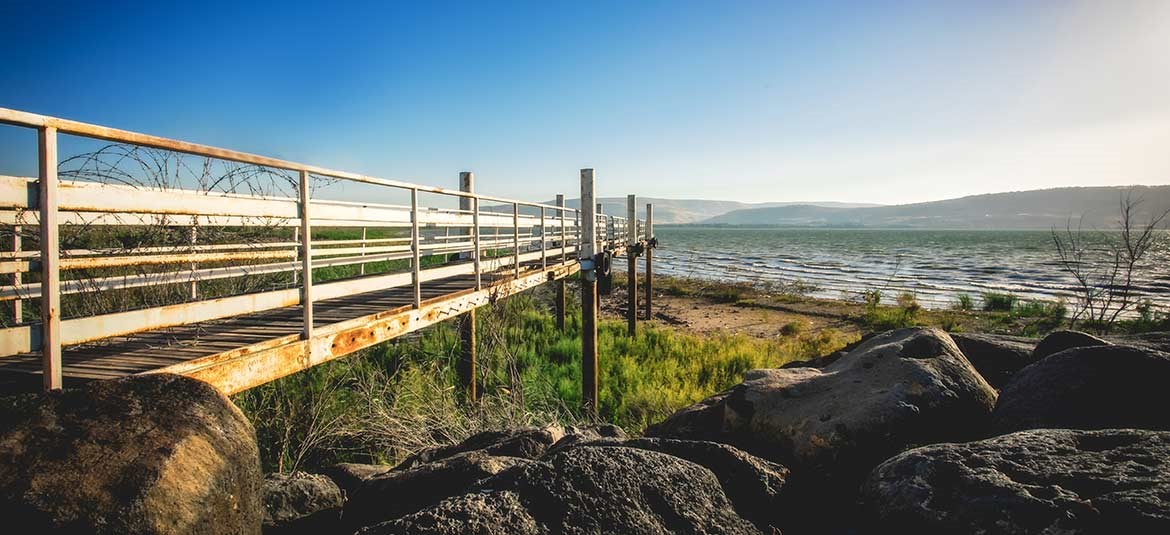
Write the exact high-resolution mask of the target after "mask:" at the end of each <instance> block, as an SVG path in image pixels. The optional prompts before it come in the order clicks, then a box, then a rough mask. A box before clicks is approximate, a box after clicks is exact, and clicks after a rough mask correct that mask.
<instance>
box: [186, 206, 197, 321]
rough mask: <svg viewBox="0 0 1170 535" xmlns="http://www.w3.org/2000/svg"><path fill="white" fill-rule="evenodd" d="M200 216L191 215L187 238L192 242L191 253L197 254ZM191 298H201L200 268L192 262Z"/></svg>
mask: <svg viewBox="0 0 1170 535" xmlns="http://www.w3.org/2000/svg"><path fill="white" fill-rule="evenodd" d="M198 223H199V216H192V217H191V230H190V231H188V236H187V239H188V241H190V242H191V254H195V253H196V252H197V251H196V250H195V245H196V243H197V241H198V239H199V225H198ZM190 267H191V300H192V301H194V300H196V299H199V281H197V280H195V270H196V269H199V264H198V263H196V262H191V265H190Z"/></svg>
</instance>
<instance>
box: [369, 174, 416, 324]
mask: <svg viewBox="0 0 1170 535" xmlns="http://www.w3.org/2000/svg"><path fill="white" fill-rule="evenodd" d="M365 240H366V229H365V228H364V227H363V228H362V249H365V248H366V245H365ZM410 254H411V261H410V280H411V282H412V283H413V285H414V308H421V307H422V267H421V265H420V264H419V254H418V188H410ZM362 256H365V253H362ZM363 267H364V264H363Z"/></svg>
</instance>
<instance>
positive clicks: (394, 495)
mask: <svg viewBox="0 0 1170 535" xmlns="http://www.w3.org/2000/svg"><path fill="white" fill-rule="evenodd" d="M527 462H529V461H527V460H525V459H521V458H519V457H497V456H493V455H489V454H487V453H485V452H483V451H468V452H464V453H459V454H456V455H453V456H451V457H447V458H445V459H442V460H439V461H435V462H430V463H425V464H420V465H418V466H415V467H413V468H409V469H405V470H391V471H389V472H386V473H384V474H382V475H379V476H375V477H372V478H369V479H366V480H365V481H363V482H362V483H361V484H360V485H359V486H358V487H357V489H356V490H355V491H354V492H353V493H352V494H350V495H349V500H348V501H347V502H346V504H345V513H344V520H345V523H346V524H347V525H349V526H351V527H360V526H368V525H371V524H375V523H378V522H382V521H385V520H391V519H394V518H398V517H401V516H403V515H407V514H410V513H413V512H415V511H418V510H419V509H422V508H424V507H427V506H431V505H434V504H436V503H439V502H440V501H442V500H443V499H444V498H448V497H450V496H456V495H459V494H463V493H464V492H466V491H467V489H468V488H469V487H471V486H472V485H473V484H474V483H476V482H477V481H479V480H481V479H484V478H486V477H489V476H493V475H495V474H498V473H499V472H501V471H503V470H504V469H506V468H509V467H512V466H515V465H517V464H524V463H527Z"/></svg>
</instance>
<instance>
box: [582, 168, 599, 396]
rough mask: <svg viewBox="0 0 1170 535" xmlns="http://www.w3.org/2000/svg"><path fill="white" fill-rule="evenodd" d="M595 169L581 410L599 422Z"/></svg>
mask: <svg viewBox="0 0 1170 535" xmlns="http://www.w3.org/2000/svg"><path fill="white" fill-rule="evenodd" d="M594 178H595V175H594V171H593V169H582V170H581V208H582V209H583V212H584V213H583V214H582V215H581V221H582V222H583V223H584V227H585V228H584V229H583V230H582V232H581V236H582V238H583V240H584V241H583V242H582V243H581V248H580V254H579V255H578V258H579V259H580V260H581V410H582V412H583V413H585V414H586V415H587V416H588V417H591V418H594V419H596V418H597V305H596V302H597V273H596V272H595V271H594V269H593V268H594V265H593V254H594V249H595V248H596V246H597V217H596V216H595V214H594V212H593V208H594V205H593V199H594V184H593V181H594Z"/></svg>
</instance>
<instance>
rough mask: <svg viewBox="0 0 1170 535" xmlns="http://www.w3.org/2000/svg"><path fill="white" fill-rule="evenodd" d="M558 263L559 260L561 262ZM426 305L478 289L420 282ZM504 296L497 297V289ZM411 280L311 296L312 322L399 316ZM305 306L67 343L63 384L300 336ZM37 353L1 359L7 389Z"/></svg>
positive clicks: (185, 364) (29, 369)
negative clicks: (331, 295) (338, 294)
mask: <svg viewBox="0 0 1170 535" xmlns="http://www.w3.org/2000/svg"><path fill="white" fill-rule="evenodd" d="M575 265H576V262H575V261H574V262H571V263H568V264H566V265H565V267H567V268H568V269H560V270H557V269H553V270H542V269H541V266H540V264H539V263H527V264H525V265H523V267H522V271H521V274H522V275H531V274H533V273H537V272H541V271H545V272H546V273H555V274H557V275H558V278H559V277H560V276H565V275H567V274H570V273H574V272H576V269H575ZM558 267H560V266H558ZM510 280H513V276H512V273H511V272H509V273H508V274H507V275H497V274H491V275H490V276H489V281H490V282H488V288H489V290H490V289H491V288H495V287H502V286H503V283H505V282H508V281H510ZM421 290H422V299H423V304H424V306H425V305H430V304H433V303H442V302H444V301H446V300H451V299H455V298H457V297H460V296H464V295H467V294H468V293H470V292H474V291H475V276H474V275H459V276H454V277H449V278H446V279H440V280H436V281H430V282H426V283H424V284H422V285H421ZM501 297H502V296H501ZM413 301H414V293H413V291H412V289H411V288H410V287H401V286H400V287H392V288H386V289H382V290H377V291H372V292H366V293H361V294H357V295H352V296H346V297H339V298H335V299H326V300H322V301H317V302H315V303H314V315H313V323H314V326H315V327H318V328H326V327H328V326H330V325H333V324H338V323H343V322H346V321H348V320H353V319H355V318H365V317H371V316H377V315H392V316H393V315H402V314H406V313H409V312H410V311H411V310H412V308H413ZM302 316H303V311H302V310H301V307H300V306H299V305H297V306H292V307H285V308H281V309H276V310H267V311H262V312H255V313H251V314H244V315H240V316H234V317H230V318H226V319H222V320H214V321H206V322H200V323H193V324H188V325H182V326H177V327H169V328H163V329H157V330H152V331H146V332H141V333H135V334H133V335H129V336H121V337H114V338H109V339H105V340H102V341H101V342H98V343H91V344H81V345H77V346H72V347H67V348H65V349H64V350H63V351H62V358H61V371H62V375H63V376H64V379H65V386H66V387H68V386H71V385H75V384H79V383H83V382H87V381H92V380H100V379H113V378H117V377H122V376H126V375H132V374H137V373H148V372H158V371H165V370H175V371H190V370H194V369H196V368H198V365H199V363H201V362H208V361H210V362H217V361H219V360H220V359H217V358H216V357H223V356H225V355H231V354H240V355H245V354H246V353H247V351H244V349H245V348H253V350H254V349H256V348H264V347H271V346H279V345H282V342H288V341H292V340H296V339H297V338H299V335H300V332H301V328H302V324H301V318H302ZM41 373H42V370H41V355H40V354H39V352H36V353H34V352H29V353H22V354H18V355H12V356H8V357H5V358H0V388H3V389H4V390H6V391H36V390H39V389H40V388H41V384H42V378H41Z"/></svg>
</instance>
